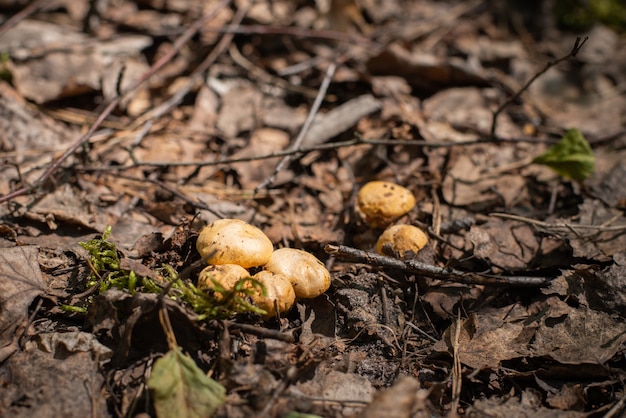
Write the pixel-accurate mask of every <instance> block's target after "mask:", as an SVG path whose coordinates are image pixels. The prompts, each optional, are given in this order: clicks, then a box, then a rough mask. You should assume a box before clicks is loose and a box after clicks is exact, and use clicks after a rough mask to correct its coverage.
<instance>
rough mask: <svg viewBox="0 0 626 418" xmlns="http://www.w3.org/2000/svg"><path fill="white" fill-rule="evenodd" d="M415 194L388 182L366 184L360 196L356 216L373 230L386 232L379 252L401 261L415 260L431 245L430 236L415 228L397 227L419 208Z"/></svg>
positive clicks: (381, 239) (402, 225)
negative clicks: (411, 212)
mask: <svg viewBox="0 0 626 418" xmlns="http://www.w3.org/2000/svg"><path fill="white" fill-rule="evenodd" d="M415 204H416V202H415V197H414V196H413V193H411V191H410V190H409V189H407V188H405V187H402V186H400V185H398V184H395V183H392V182H388V181H371V182H369V183H366V184H365V185H364V186H363V187H362V188H361V189H360V190H359V193H358V194H357V202H356V212H357V214H358V216H359V217H360V218H361V219H362V220H363V221H364V222H365V223H366V224H367V225H368V226H369V227H371V228H375V229H383V228H386V229H385V230H384V232H383V233H382V234H381V235H380V237H379V238H378V241H377V242H376V251H377V252H378V253H380V254H383V255H388V256H392V257H396V258H400V259H408V258H413V257H415V255H416V254H417V253H418V251H420V250H421V249H422V248H424V247H425V246H426V244H427V243H428V236H427V235H426V233H424V231H422V230H421V229H420V228H418V227H416V226H413V225H405V224H398V225H393V222H395V221H396V220H397V219H398V218H400V217H401V216H403V215H405V214H407V213H408V212H410V211H411V210H413V208H414V207H415Z"/></svg>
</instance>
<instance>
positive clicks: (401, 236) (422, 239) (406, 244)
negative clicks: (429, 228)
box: [376, 225, 428, 259]
mask: <svg viewBox="0 0 626 418" xmlns="http://www.w3.org/2000/svg"><path fill="white" fill-rule="evenodd" d="M427 243H428V236H427V235H426V234H425V233H424V231H422V230H421V229H420V228H418V227H416V226H413V225H393V226H390V227H389V228H387V229H385V231H384V232H383V233H382V235H381V236H380V237H379V238H378V241H377V242H376V251H378V252H379V253H380V254H383V255H390V256H393V257H396V258H400V259H405V258H412V256H414V255H415V254H417V253H418V252H419V251H420V250H421V249H422V248H424V247H425V246H426V244H427Z"/></svg>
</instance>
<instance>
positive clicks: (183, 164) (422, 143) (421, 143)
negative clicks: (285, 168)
mask: <svg viewBox="0 0 626 418" xmlns="http://www.w3.org/2000/svg"><path fill="white" fill-rule="evenodd" d="M492 142H493V140H492V139H490V138H478V139H472V140H468V141H459V142H426V141H401V140H394V139H363V138H355V139H350V140H347V141H340V142H332V143H327V144H320V145H315V146H312V147H305V148H301V149H288V150H284V151H277V152H273V153H271V154H264V155H256V156H251V157H237V158H224V159H221V160H215V161H146V162H141V161H135V162H134V163H133V164H130V165H126V166H110V167H89V166H77V167H76V169H77V170H80V171H90V172H97V171H121V170H129V169H131V168H137V167H205V166H216V165H223V164H224V165H227V164H233V163H243V162H250V161H257V160H267V159H270V158H276V157H285V156H293V155H297V154H306V153H308V152H313V151H326V150H330V149H340V148H345V147H351V146H354V145H388V146H394V145H401V146H407V147H420V148H452V147H455V146H465V145H478V144H485V143H492ZM497 142H515V143H520V142H530V143H541V144H546V143H547V144H550V143H553V142H555V141H553V140H552V139H539V138H530V137H529V138H498V139H497Z"/></svg>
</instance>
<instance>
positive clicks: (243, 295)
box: [62, 226, 266, 320]
mask: <svg viewBox="0 0 626 418" xmlns="http://www.w3.org/2000/svg"><path fill="white" fill-rule="evenodd" d="M110 235H111V227H110V226H109V227H108V228H107V229H106V230H105V231H104V233H103V234H102V237H101V238H94V239H92V240H89V241H87V242H80V243H79V245H80V246H81V247H83V248H84V249H85V250H87V252H88V256H87V263H88V265H89V267H90V269H91V274H90V275H89V277H88V279H87V282H86V286H87V287H88V288H90V287H97V292H94V293H102V292H105V291H107V290H108V289H111V288H116V289H119V290H124V291H127V292H128V293H129V294H131V295H132V294H135V293H136V292H145V293H156V294H160V293H166V295H167V296H168V297H169V298H171V299H174V300H177V301H180V302H181V303H182V304H184V305H185V306H187V307H189V308H190V309H192V310H193V311H194V312H195V313H196V314H198V319H199V320H203V319H208V318H227V317H230V316H232V315H234V314H237V313H243V312H254V313H258V314H261V315H264V314H265V313H266V312H265V311H264V310H262V309H260V308H258V307H257V306H255V305H253V304H252V303H251V302H249V296H251V295H252V294H253V293H254V291H255V288H260V289H261V291H263V292H264V291H265V289H264V288H263V285H262V284H261V283H259V282H258V281H256V280H254V279H252V278H245V279H241V280H239V281H238V282H237V283H236V284H235V286H234V288H233V289H224V288H223V287H222V286H220V285H219V283H217V282H216V281H214V282H215V287H214V289H213V290H214V292H212V294H207V293H205V292H203V291H202V290H200V289H198V288H197V287H196V286H195V285H194V284H193V283H191V282H190V281H188V280H182V279H181V278H180V277H179V276H178V273H177V272H176V270H174V268H172V267H171V266H169V265H163V266H162V267H161V268H160V269H159V270H158V271H155V275H154V276H156V277H157V278H158V279H151V278H149V277H144V276H139V275H137V273H135V272H134V271H132V270H125V269H122V268H121V267H120V266H121V263H120V257H119V254H118V251H117V248H116V246H115V244H114V243H112V242H111V241H109V236H110ZM90 302H91V300H90V299H87V300H86V301H85V305H87V306H88V304H89V303H90ZM62 308H63V309H64V310H67V311H70V312H84V311H85V309H86V308H85V307H84V306H82V307H81V306H67V305H64V306H63V307H62Z"/></svg>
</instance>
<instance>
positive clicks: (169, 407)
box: [148, 349, 226, 418]
mask: <svg viewBox="0 0 626 418" xmlns="http://www.w3.org/2000/svg"><path fill="white" fill-rule="evenodd" d="M148 387H149V388H150V389H151V390H152V392H153V396H154V409H155V410H156V414H157V417H159V418H168V417H177V418H206V417H210V416H212V415H213V414H214V413H215V411H216V410H217V408H219V406H220V405H221V404H222V403H224V400H225V397H226V389H224V387H223V386H222V385H220V384H219V383H217V382H216V381H215V380H213V379H211V378H210V377H208V376H207V375H206V374H205V373H204V372H203V371H202V370H200V368H198V366H196V363H195V362H194V361H193V359H192V358H191V357H189V356H187V355H185V354H183V353H182V352H181V351H180V349H175V350H170V351H169V352H168V353H167V354H166V355H165V356H163V357H161V358H160V359H158V360H157V361H156V362H155V364H154V367H153V369H152V374H151V376H150V379H149V380H148Z"/></svg>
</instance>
